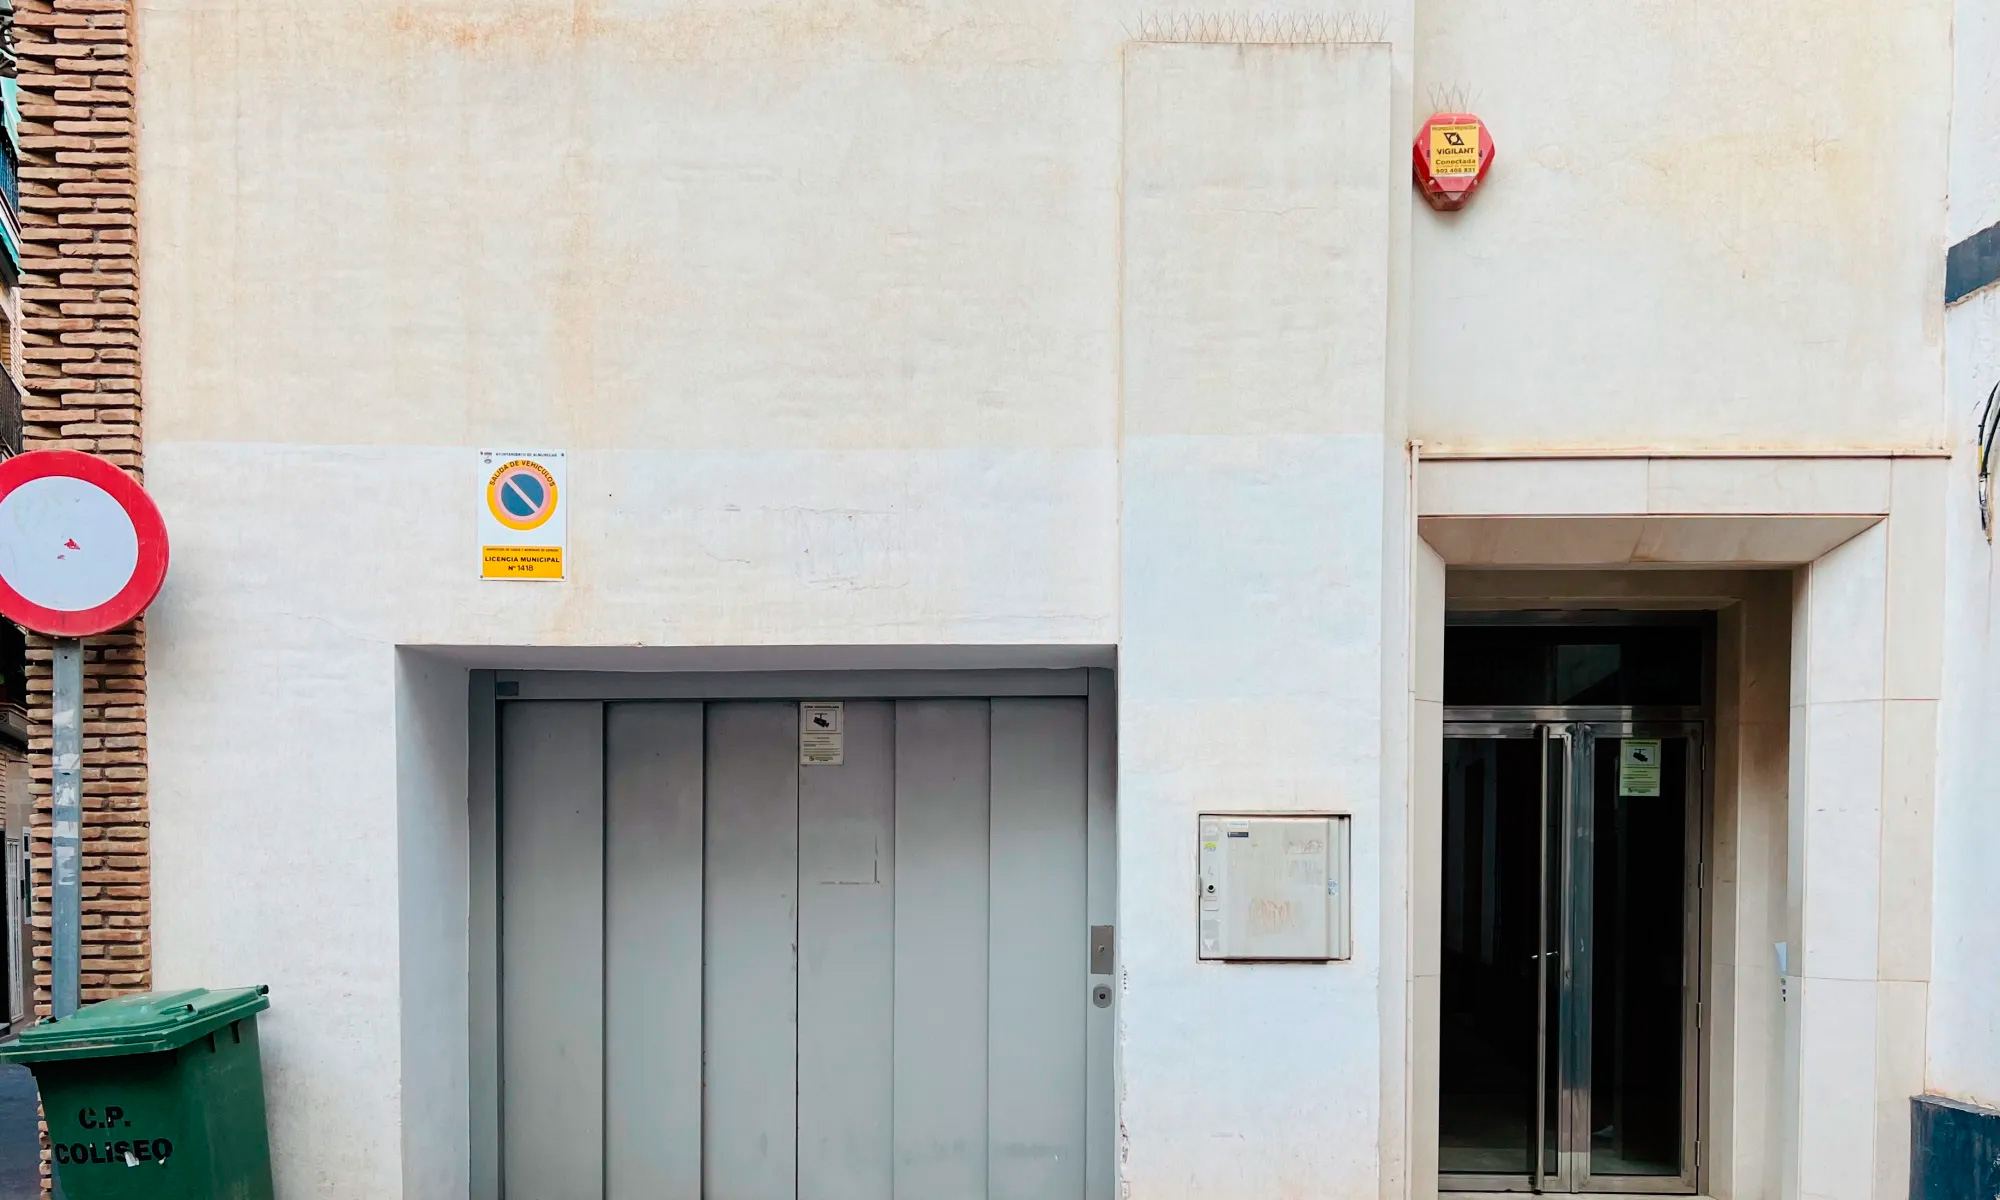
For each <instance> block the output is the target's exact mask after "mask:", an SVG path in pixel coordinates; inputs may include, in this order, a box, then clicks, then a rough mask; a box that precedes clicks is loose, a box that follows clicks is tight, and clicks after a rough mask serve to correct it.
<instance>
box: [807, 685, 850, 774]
mask: <svg viewBox="0 0 2000 1200" xmlns="http://www.w3.org/2000/svg"><path fill="white" fill-rule="evenodd" d="M841 717H842V704H841V702H840V701H838V700H827V701H808V702H806V703H803V704H801V705H799V765H800V766H802V767H837V766H839V765H840V764H841V762H842V761H843V760H844V759H845V758H846V753H847V734H846V732H845V730H843V729H842V728H841V724H842V722H841Z"/></svg>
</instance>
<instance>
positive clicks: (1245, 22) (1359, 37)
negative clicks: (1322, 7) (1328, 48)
mask: <svg viewBox="0 0 2000 1200" xmlns="http://www.w3.org/2000/svg"><path fill="white" fill-rule="evenodd" d="M1387 28H1388V21H1387V19H1386V18H1383V17H1381V16H1379V15H1375V14H1370V13H1356V12H1278V11H1272V12H1222V11H1215V10H1208V11H1193V12H1145V13H1141V14H1140V16H1139V31H1138V38H1139V40H1140V41H1146V42H1198V43H1217V44H1249V45H1321V44H1344V43H1364V42H1379V41H1381V40H1382V37H1383V34H1384V33H1385V31H1386V30H1387Z"/></svg>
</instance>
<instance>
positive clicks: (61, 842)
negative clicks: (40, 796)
mask: <svg viewBox="0 0 2000 1200" xmlns="http://www.w3.org/2000/svg"><path fill="white" fill-rule="evenodd" d="M55 651H56V656H55V681H54V682H55V697H54V703H53V705H52V708H51V711H50V716H49V723H50V726H51V731H50V732H51V738H50V740H51V742H52V745H51V747H50V751H51V753H50V757H51V760H52V770H51V772H50V781H49V782H50V787H49V822H50V825H49V918H50V921H49V924H50V929H49V950H50V954H49V1015H50V1016H52V1017H56V1018H62V1017H67V1016H69V1015H70V1014H71V1013H73V1012H75V1011H76V1010H77V1005H78V1004H79V1003H80V1001H81V999H82V994H83V987H82V978H83V974H82V967H83V964H82V952H83V946H82V941H83V886H82V884H83V639H81V638H57V639H56V645H55Z"/></svg>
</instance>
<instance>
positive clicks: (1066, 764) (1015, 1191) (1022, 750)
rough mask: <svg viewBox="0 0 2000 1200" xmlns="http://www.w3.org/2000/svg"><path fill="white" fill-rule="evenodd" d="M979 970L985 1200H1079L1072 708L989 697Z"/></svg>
mask: <svg viewBox="0 0 2000 1200" xmlns="http://www.w3.org/2000/svg"><path fill="white" fill-rule="evenodd" d="M992 746H993V748H992V755H993V765H992V835H991V836H992V848H991V869H990V884H989V886H990V888H991V895H992V901H991V910H992V918H991V934H990V938H989V942H990V949H989V954H988V962H989V967H988V974H989V978H990V980H991V993H990V1001H989V1015H988V1022H989V1027H988V1039H989V1041H988V1067H987V1071H988V1084H987V1094H988V1105H989V1110H990V1111H989V1114H988V1129H989V1136H988V1151H987V1152H988V1156H989V1162H988V1168H987V1179H988V1187H987V1191H986V1195H988V1196H989V1197H992V1200H1082V1196H1083V1180H1084V1153H1083V1135H1084V1125H1085V1117H1084V1099H1085V1084H1084V1020H1085V1015H1086V1013H1087V1011H1088V1008H1089V999H1088V996H1089V966H1090V961H1089V959H1090V944H1089V942H1090V939H1089V932H1088V921H1087V919H1086V916H1085V911H1084V884H1085V875H1084V776H1085V763H1084V709H1083V702H1082V701H1080V700H1070V699H1048V700H995V701H993V724H992Z"/></svg>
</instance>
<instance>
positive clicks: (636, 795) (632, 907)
mask: <svg viewBox="0 0 2000 1200" xmlns="http://www.w3.org/2000/svg"><path fill="white" fill-rule="evenodd" d="M702 742H703V736H702V706H701V705H700V704H699V703H684V704H614V705H611V706H609V707H608V708H607V709H606V710H605V730H604V743H605V770H604V807H605V813H604V819H605V831H604V856H605V881H604V913H605V916H604V919H605V933H604V944H605V948H606V953H605V964H604V974H605V984H604V987H605V995H604V1022H605V1032H604V1036H605V1044H606V1045H607V1046H611V1047H614V1048H615V1052H614V1053H612V1054H609V1055H607V1056H606V1058H605V1063H604V1075H605V1079H604V1126H605V1128H604V1159H605V1185H606V1193H605V1194H606V1195H607V1196H608V1197H609V1198H610V1200H700V1197H701V1029H702V1017H701V1004H702V1000H701V924H702V917H701V914H702V787H703V782H702V775H703V771H702Z"/></svg>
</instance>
